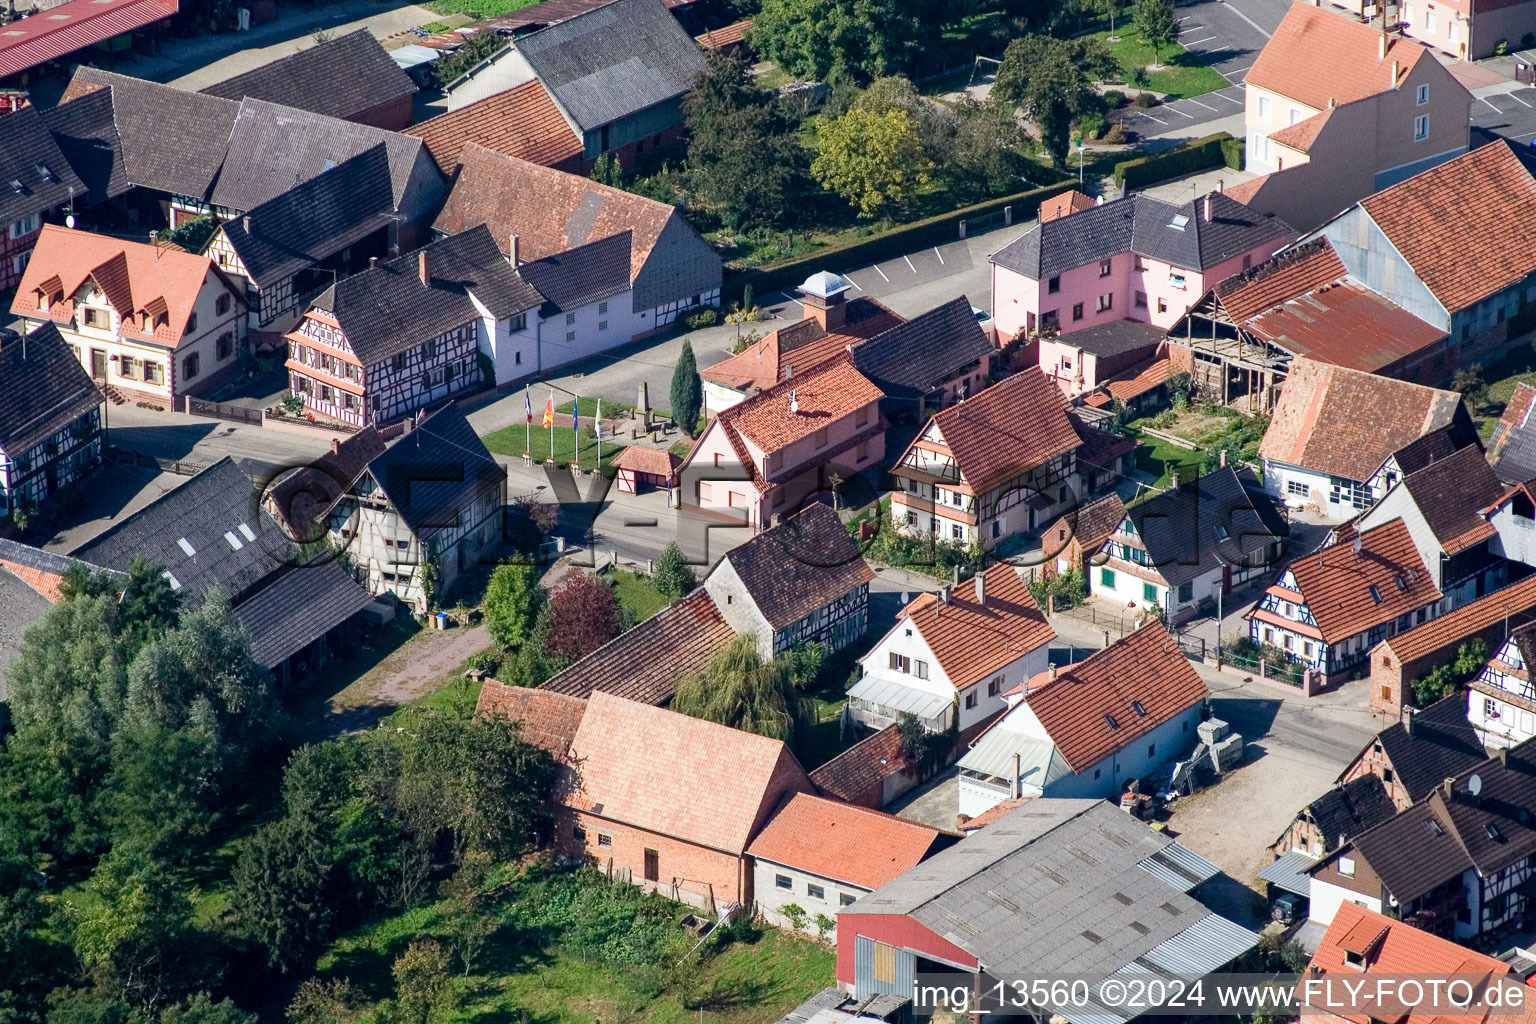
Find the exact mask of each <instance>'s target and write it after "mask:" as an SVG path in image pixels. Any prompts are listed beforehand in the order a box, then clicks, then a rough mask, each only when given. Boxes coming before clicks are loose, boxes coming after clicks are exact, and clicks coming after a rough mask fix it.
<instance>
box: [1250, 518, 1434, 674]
mask: <svg viewBox="0 0 1536 1024" xmlns="http://www.w3.org/2000/svg"><path fill="white" fill-rule="evenodd" d="M1359 539H1360V552H1359V553H1358V554H1356V553H1355V551H1354V550H1353V544H1352V542H1349V541H1344V542H1340V543H1337V544H1331V545H1329V546H1328V547H1326V548H1323V549H1322V550H1321V551H1316V552H1313V553H1312V554H1310V555H1308V556H1307V557H1305V558H1301V559H1298V560H1296V561H1295V562H1292V563H1291V566H1290V569H1289V571H1290V573H1291V575H1292V576H1293V577H1294V578H1295V580H1296V586H1297V590H1298V591H1299V592H1300V593H1301V596H1302V600H1303V601H1305V602H1306V605H1307V610H1308V611H1310V612H1311V613H1312V618H1313V619H1314V620H1315V621H1316V622H1317V628H1318V630H1319V631H1320V633H1321V635H1322V639H1323V640H1324V641H1325V642H1327V643H1330V644H1334V643H1338V642H1339V641H1341V640H1347V639H1348V638H1350V637H1352V636H1354V635H1355V634H1356V633H1359V632H1361V631H1363V630H1366V629H1369V628H1370V627H1371V626H1376V625H1380V624H1381V623H1383V622H1390V621H1391V620H1393V619H1395V618H1397V617H1398V616H1400V615H1406V614H1408V613H1409V612H1412V611H1414V610H1416V609H1418V608H1422V607H1424V606H1425V605H1427V604H1429V603H1431V602H1433V601H1438V600H1439V599H1440V597H1441V594H1440V591H1439V590H1438V589H1436V587H1435V584H1434V580H1433V579H1432V578H1431V577H1430V575H1429V572H1428V571H1427V570H1426V569H1425V568H1424V561H1423V559H1422V558H1420V557H1419V551H1418V548H1417V547H1415V546H1414V543H1413V537H1412V536H1411V535H1410V534H1409V533H1408V527H1407V526H1406V525H1405V524H1404V523H1403V521H1402V520H1401V519H1394V520H1392V521H1391V522H1389V523H1385V524H1383V525H1381V526H1378V527H1375V528H1374V529H1370V530H1366V531H1365V532H1364V533H1362V534H1360V535H1359ZM1372 588H1374V589H1375V591H1376V595H1377V596H1376V597H1372V596H1371V589H1372ZM1378 597H1379V598H1380V599H1379V600H1378V599H1377V598H1378ZM1250 614H1251V615H1263V614H1265V613H1263V612H1262V611H1259V610H1255V611H1254V612H1250Z"/></svg>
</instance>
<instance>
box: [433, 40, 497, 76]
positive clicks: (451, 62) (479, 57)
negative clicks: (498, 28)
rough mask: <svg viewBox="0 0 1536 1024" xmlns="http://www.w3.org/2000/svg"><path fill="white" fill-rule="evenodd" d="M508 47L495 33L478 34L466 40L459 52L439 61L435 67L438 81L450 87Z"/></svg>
mask: <svg viewBox="0 0 1536 1024" xmlns="http://www.w3.org/2000/svg"><path fill="white" fill-rule="evenodd" d="M506 45H507V41H506V40H505V39H503V38H502V37H501V36H499V35H497V34H496V33H495V32H476V33H475V34H474V35H472V36H469V37H467V38H465V39H464V40H463V42H462V43H460V45H459V48H458V49H457V50H454V51H453V52H452V53H450V54H446V55H445V56H443V57H440V58H439V59H438V61H437V63H436V64H435V65H434V70H435V71H436V74H437V77H438V80H439V81H440V82H442V83H443V85H445V86H446V85H448V84H449V83H450V82H453V81H455V80H456V79H458V78H459V77H460V76H462V75H463V74H464V72H466V71H468V70H469V69H470V68H472V67H474V66H475V65H476V64H479V63H480V62H481V61H483V60H485V59H486V58H487V57H489V56H491V55H492V54H493V53H497V52H499V51H500V50H501V48H502V47H504V46H506Z"/></svg>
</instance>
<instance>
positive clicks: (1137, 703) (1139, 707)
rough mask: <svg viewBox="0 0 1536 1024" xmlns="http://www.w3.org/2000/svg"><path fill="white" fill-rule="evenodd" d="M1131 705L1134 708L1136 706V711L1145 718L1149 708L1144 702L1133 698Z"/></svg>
mask: <svg viewBox="0 0 1536 1024" xmlns="http://www.w3.org/2000/svg"><path fill="white" fill-rule="evenodd" d="M1131 707H1133V708H1135V709H1136V713H1137V714H1138V715H1140V716H1141V717H1143V718H1145V717H1147V709H1146V706H1145V705H1143V704H1142V703H1141V701H1139V700H1133V701H1131Z"/></svg>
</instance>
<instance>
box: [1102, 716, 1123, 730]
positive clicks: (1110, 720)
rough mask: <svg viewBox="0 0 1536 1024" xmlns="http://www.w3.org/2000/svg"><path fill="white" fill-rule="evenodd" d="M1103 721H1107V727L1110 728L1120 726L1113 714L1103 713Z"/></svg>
mask: <svg viewBox="0 0 1536 1024" xmlns="http://www.w3.org/2000/svg"><path fill="white" fill-rule="evenodd" d="M1104 721H1105V722H1107V723H1109V727H1110V728H1111V729H1118V728H1120V723H1119V722H1117V721H1115V716H1114V715H1105V716H1104Z"/></svg>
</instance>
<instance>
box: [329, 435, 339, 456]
mask: <svg viewBox="0 0 1536 1024" xmlns="http://www.w3.org/2000/svg"><path fill="white" fill-rule="evenodd" d="M340 453H341V438H339V437H333V438H331V454H332V455H339V454H340Z"/></svg>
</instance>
